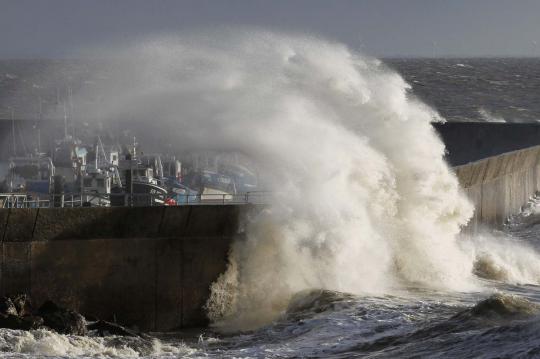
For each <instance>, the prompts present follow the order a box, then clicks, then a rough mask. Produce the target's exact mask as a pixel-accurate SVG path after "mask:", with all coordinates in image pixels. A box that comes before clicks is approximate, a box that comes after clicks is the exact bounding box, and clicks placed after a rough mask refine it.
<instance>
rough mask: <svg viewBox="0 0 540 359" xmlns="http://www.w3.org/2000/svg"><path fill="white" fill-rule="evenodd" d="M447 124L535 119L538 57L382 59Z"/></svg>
mask: <svg viewBox="0 0 540 359" xmlns="http://www.w3.org/2000/svg"><path fill="white" fill-rule="evenodd" d="M386 63H387V64H389V65H390V66H391V67H392V68H394V69H396V70H397V71H398V72H399V73H401V74H402V76H403V77H404V78H405V80H406V81H407V82H408V83H409V84H411V85H412V89H413V92H414V94H415V95H416V96H418V97H419V98H420V99H422V100H423V101H424V102H425V103H427V104H429V105H431V106H432V107H434V108H436V109H437V110H438V111H439V113H440V114H441V115H442V116H443V117H445V118H446V119H447V120H448V121H486V120H487V121H494V120H495V121H507V122H530V121H538V120H539V119H540V59H538V58H529V59H392V60H386Z"/></svg>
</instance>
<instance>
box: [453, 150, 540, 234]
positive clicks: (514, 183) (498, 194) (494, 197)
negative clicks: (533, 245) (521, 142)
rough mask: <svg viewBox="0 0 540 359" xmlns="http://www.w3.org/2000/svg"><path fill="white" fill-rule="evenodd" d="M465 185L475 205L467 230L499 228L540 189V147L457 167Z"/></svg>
mask: <svg viewBox="0 0 540 359" xmlns="http://www.w3.org/2000/svg"><path fill="white" fill-rule="evenodd" d="M454 169H455V172H456V174H457V177H458V179H459V182H460V184H461V187H462V188H463V190H464V192H465V193H466V194H467V196H468V197H469V199H470V200H471V201H472V203H473V204H474V206H475V214H474V217H473V218H472V219H471V221H470V223H469V224H468V226H467V227H466V228H465V231H466V232H469V233H477V232H478V230H479V229H480V228H481V227H482V226H489V227H495V228H499V227H501V226H502V225H503V224H504V222H505V221H506V219H507V218H508V217H509V216H510V215H512V214H517V213H519V212H520V210H521V207H522V206H523V205H525V204H526V203H527V201H528V200H529V199H530V198H531V196H533V195H534V194H535V193H536V192H537V191H540V146H534V147H530V148H527V149H523V150H518V151H512V152H508V153H504V154H501V155H498V156H493V157H489V158H486V159H483V160H480V161H475V162H472V163H468V164H466V165H462V166H457V167H454Z"/></svg>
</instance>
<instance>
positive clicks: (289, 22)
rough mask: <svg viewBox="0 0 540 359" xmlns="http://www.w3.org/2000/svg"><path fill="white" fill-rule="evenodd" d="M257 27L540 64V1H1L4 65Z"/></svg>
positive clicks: (395, 52) (373, 47)
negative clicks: (151, 40)
mask: <svg viewBox="0 0 540 359" xmlns="http://www.w3.org/2000/svg"><path fill="white" fill-rule="evenodd" d="M235 26H243V27H244V26H256V27H259V28H265V29H269V30H273V29H274V30H279V31H290V32H295V33H307V34H310V35H317V36H322V37H325V38H329V39H331V40H337V41H340V42H343V43H345V44H347V45H348V46H350V47H351V48H354V49H356V50H360V51H363V52H365V53H367V54H369V55H373V56H379V57H432V56H435V57H445V56H453V57H478V56H540V0H273V1H272V0H266V1H263V0H213V1H211V0H185V1H184V0H0V45H1V46H0V58H4V59H5V58H66V57H72V56H73V54H74V53H75V52H76V51H77V50H81V49H85V48H92V47H97V46H109V45H110V46H114V44H115V43H119V42H120V43H121V42H126V41H137V39H139V38H143V37H148V36H153V35H155V34H157V35H159V34H163V33H165V34H170V33H180V34H181V33H183V32H188V31H189V32H192V31H197V30H208V29H210V30H212V29H214V28H217V29H219V28H222V27H235Z"/></svg>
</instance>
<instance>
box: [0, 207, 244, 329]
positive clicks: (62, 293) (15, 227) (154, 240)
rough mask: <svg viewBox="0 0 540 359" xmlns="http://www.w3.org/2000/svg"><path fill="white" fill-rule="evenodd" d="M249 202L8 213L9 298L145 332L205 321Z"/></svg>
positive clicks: (4, 224)
mask: <svg viewBox="0 0 540 359" xmlns="http://www.w3.org/2000/svg"><path fill="white" fill-rule="evenodd" d="M248 210H250V206H247V205H244V206H233V205H215V206H213V205H205V206H178V207H135V208H61V209H60V208H40V209H21V208H17V209H2V210H0V226H1V227H0V235H1V237H0V238H1V239H2V245H1V269H0V270H1V274H0V292H1V294H2V295H6V294H15V293H28V294H30V295H31V297H32V299H33V301H34V305H35V306H39V305H40V304H41V303H43V302H44V301H45V300H47V299H50V300H53V301H54V302H56V303H58V304H60V305H62V306H65V307H69V308H72V309H74V310H77V311H79V312H81V313H83V314H84V315H86V316H88V317H90V318H91V317H96V318H100V319H105V320H110V321H117V322H118V323H122V324H126V325H130V326H136V327H138V328H140V329H141V330H158V331H164V330H173V329H175V328H179V327H189V326H201V325H205V324H206V316H205V314H204V310H203V306H204V304H205V301H206V299H207V298H208V294H209V286H210V284H211V283H212V282H213V281H215V279H216V278H217V277H218V276H219V274H221V273H222V272H224V271H225V268H226V264H227V255H228V251H229V248H230V245H231V242H232V241H233V239H234V238H236V237H237V236H241V235H242V233H241V231H240V222H239V219H240V218H241V216H242V212H244V211H248Z"/></svg>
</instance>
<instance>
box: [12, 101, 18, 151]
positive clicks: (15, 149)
mask: <svg viewBox="0 0 540 359" xmlns="http://www.w3.org/2000/svg"><path fill="white" fill-rule="evenodd" d="M11 142H12V144H13V149H12V150H13V157H15V156H17V146H16V144H15V112H14V110H13V107H12V108H11Z"/></svg>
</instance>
